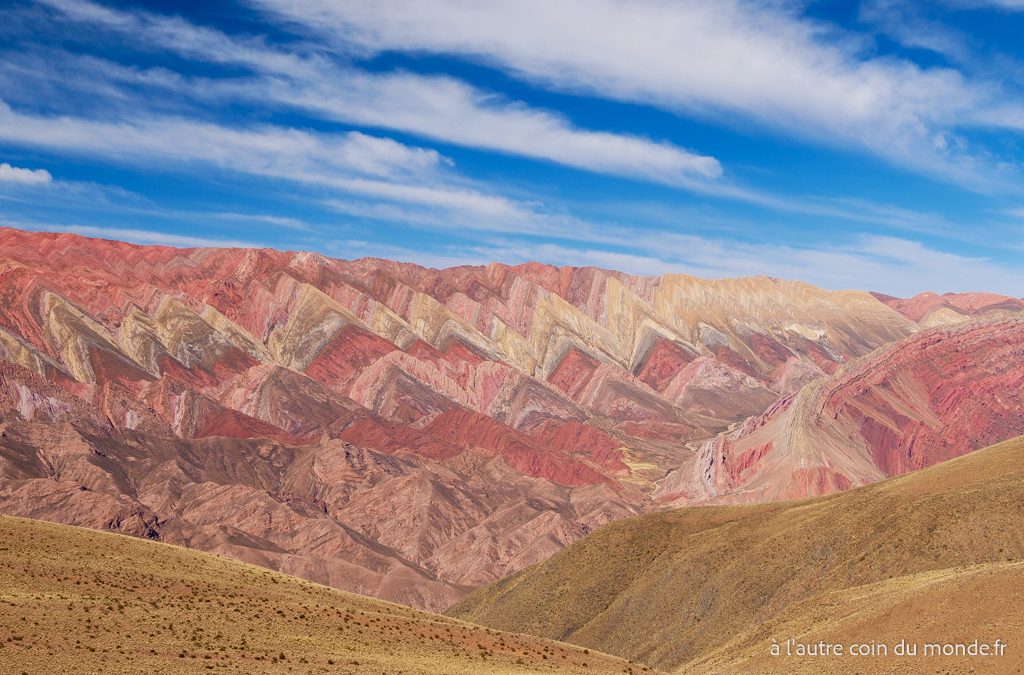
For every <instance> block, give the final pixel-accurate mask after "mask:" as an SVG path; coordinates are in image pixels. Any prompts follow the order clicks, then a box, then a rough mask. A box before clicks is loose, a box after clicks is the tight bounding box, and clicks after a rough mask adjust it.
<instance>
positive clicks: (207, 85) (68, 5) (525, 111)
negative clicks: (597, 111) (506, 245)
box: [42, 0, 723, 185]
mask: <svg viewBox="0 0 1024 675" xmlns="http://www.w3.org/2000/svg"><path fill="white" fill-rule="evenodd" d="M42 1H43V2H44V4H46V5H48V6H50V7H52V8H53V9H56V10H58V11H60V12H61V13H62V14H63V15H64V16H65V17H66V18H68V19H70V20H73V21H75V22H81V23H87V24H91V25H94V26H98V27H101V28H104V29H106V30H110V31H113V32H116V33H117V34H119V35H122V36H124V37H125V38H127V39H128V40H130V41H132V42H134V43H136V44H138V45H143V46H145V47H146V48H150V49H152V48H159V49H163V50H168V51H172V52H174V53H177V54H180V55H182V56H185V57H187V58H193V59H197V60H201V61H206V62H210V63H223V64H232V65H240V66H244V67H246V68H249V69H251V70H252V71H253V72H254V73H256V74H257V75H258V76H259V77H257V78H248V79H236V80H235V81H233V82H230V81H229V82H224V81H220V82H204V83H203V86H202V88H201V90H199V89H197V90H195V91H194V92H193V93H196V94H203V95H207V96H210V95H214V94H218V95H220V96H223V97H233V98H235V99H236V100H237V99H241V100H248V101H258V102H260V103H262V104H265V105H266V104H271V105H274V104H276V105H278V106H286V107H292V108H297V109H301V110H306V111H312V112H315V113H317V114H318V115H321V116H323V117H326V118H328V119H334V120H338V121H343V122H350V123H356V124H362V125H368V126H373V127H377V128H382V129H390V130H397V131H403V132H407V133H412V134H416V135H419V136H422V137H424V138H430V139H433V140H438V141H442V142H446V143H452V144H455V145H462V146H467V147H472V148H480V149H485V150H492V151H498V152H502V153H506V154H511V155H519V156H525V157H530V158H533V159H538V160H542V161H549V162H554V163H556V164H562V165H565V166H570V167H573V168H577V169H581V170H585V171H592V172H596V173H607V174H611V175H618V176H625V177H630V178H637V179H641V180H649V181H655V182H661V183H667V184H676V185H686V184H691V183H697V182H700V181H706V180H713V179H716V178H718V177H720V176H721V175H722V173H723V170H722V166H721V164H720V163H719V161H718V160H717V159H715V158H713V157H710V156H707V155H704V154H700V153H696V152H692V151H690V150H687V149H684V148H681V147H678V146H675V145H673V144H670V143H666V142H658V141H654V140H651V139H647V138H643V137H641V136H636V135H629V134H615V133H608V132H603V131H592V130H587V129H580V128H577V127H575V126H573V125H572V123H571V122H570V121H569V120H568V119H566V118H565V117H564V116H562V115H559V114H557V113H553V112H550V111H546V110H540V109H536V108H532V107H530V106H528V105H526V104H524V103H522V102H519V101H513V100H508V99H505V98H504V97H501V96H499V95H496V94H494V93H492V92H488V91H484V90H480V89H477V88H475V87H472V86H470V85H468V84H466V83H465V82H462V81H459V80H457V79H454V78H451V77H440V76H424V75H415V74H411V73H402V72H397V73H369V72H366V71H362V70H359V69H357V68H352V67H346V66H340V65H338V64H337V63H336V62H335V61H333V60H331V59H329V58H326V57H325V56H323V55H322V54H319V53H295V52H286V51H281V50H279V49H275V48H272V47H270V46H268V45H267V44H265V42H264V41H262V40H260V39H258V38H240V37H233V36H228V35H225V34H224V33H221V32H219V31H216V30H213V29H210V28H206V27H201V26H196V25H194V24H191V23H189V22H187V21H184V20H182V19H179V18H176V17H168V16H161V15H156V14H151V13H146V12H137V11H136V12H123V11H119V10H114V9H110V8H107V7H105V6H103V5H97V4H94V3H91V2H87V1H86V0H42ZM119 75H122V76H123V75H124V73H119ZM134 75H135V76H136V77H138V73H134ZM162 83H163V84H165V85H168V86H180V85H182V84H183V83H182V82H181V80H177V79H173V78H167V77H164V78H163V79H162Z"/></svg>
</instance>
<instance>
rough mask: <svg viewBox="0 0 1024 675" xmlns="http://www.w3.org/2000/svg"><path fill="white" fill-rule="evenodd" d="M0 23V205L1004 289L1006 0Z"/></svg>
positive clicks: (291, 5)
mask: <svg viewBox="0 0 1024 675" xmlns="http://www.w3.org/2000/svg"><path fill="white" fill-rule="evenodd" d="M0 12H2V16H0V45H2V47H0V48H2V50H3V54H2V58H0V224H5V225H10V226H14V227H22V228H27V229H40V230H71V231H76V232H79V233H82V234H87V235H93V236H105V237H110V238H116V239H125V240H130V241H138V242H142V243H166V244H173V245H254V246H271V247H275V248H284V249H303V250H316V251H321V252H323V253H326V254H329V255H332V256H337V257H342V258H356V257H362V256H367V255H370V256H380V257H387V258H394V259H400V260H411V261H415V262H419V263H422V264H426V265H430V266H435V267H439V266H449V265H457V264H480V263H486V262H490V261H493V260H498V261H503V262H509V263H517V262H522V261H526V260H540V261H543V262H548V263H553V264H559V265H563V264H566V265H597V266H600V267H606V268H613V269H621V270H624V271H628V272H633V273H640V274H659V273H662V272H686V273H691V274H696V275H699V276H708V277H722V276H742V275H750V274H768V275H772V276H779V277H786V278H796V279H803V280H806V281H810V282H813V283H817V284H820V285H823V286H826V287H830V288H868V289H873V290H881V291H885V292H891V293H894V294H901V295H909V294H913V293H916V292H919V291H922V290H936V291H940V292H945V291H960V290H993V291H999V292H1004V293H1009V294H1012V295H1015V296H1021V295H1024V264H1022V263H1021V259H1022V253H1024V181H1022V180H1021V179H1022V172H1021V163H1022V161H1024V40H1021V39H1020V38H1019V36H1020V35H1022V34H1024V0H987V1H982V2H968V1H967V0H937V1H936V2H932V3H925V2H911V1H909V0H907V1H904V0H865V1H863V2H838V1H826V0H822V1H819V2H797V1H788V0H759V1H756V2H755V1H751V2H740V1H737V0H713V1H712V0H708V1H706V2H705V1H700V2H667V1H662V0H634V1H632V2H625V1H622V0H587V1H586V2H584V1H576V0H564V1H560V2H550V1H549V0H517V1H516V2H495V1H493V0H478V1H475V2H469V1H468V0H467V1H464V0H431V2H389V1H387V0H375V1H374V0H346V1H345V2H335V1H333V0H238V1H237V2H223V3H215V2H195V3H189V2H171V1H170V0H160V1H156V0H153V1H151V2H139V3H129V2H117V3H113V2H90V1H86V0H32V1H28V0H23V1H15V2H5V3H3V4H2V9H0Z"/></svg>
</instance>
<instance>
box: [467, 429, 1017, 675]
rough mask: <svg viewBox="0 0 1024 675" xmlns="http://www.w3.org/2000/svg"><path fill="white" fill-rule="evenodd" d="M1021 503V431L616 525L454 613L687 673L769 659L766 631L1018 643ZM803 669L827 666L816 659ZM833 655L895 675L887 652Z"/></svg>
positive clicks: (993, 665) (754, 665)
mask: <svg viewBox="0 0 1024 675" xmlns="http://www.w3.org/2000/svg"><path fill="white" fill-rule="evenodd" d="M1022 512H1024V439H1017V440H1013V441H1009V442H1005V443H1002V444H999V445H996V446H993V447H990V448H986V449H984V450H980V451H978V452H975V453H972V454H969V455H966V456H964V457H961V458H959V459H954V460H951V461H948V462H944V463H942V464H939V465H937V466H933V467H931V468H928V469H924V470H921V471H917V472H914V473H911V474H909V475H907V476H903V477H900V478H894V479H890V480H887V481H884V482H881V483H876V484H874V485H871V486H868V487H864V488H859V489H854V490H850V491H848V492H843V493H839V494H835V495H831V496H827V497H819V498H815V499H807V500H798V501H789V502H778V503H773V504H764V505H742V506H710V507H691V508H685V509H678V510H675V511H669V512H665V513H659V514H651V515H646V516H641V517H638V518H631V519H628V520H623V521H620V522H617V523H613V524H611V525H608V526H606V527H604V528H602V529H601V530H599V531H597V532H595V533H594V534H592V535H591V536H589V537H587V538H585V539H583V540H582V541H579V542H577V543H576V544H573V545H572V546H570V547H569V548H567V549H566V550H564V551H562V552H561V553H559V554H558V555H556V556H554V557H553V558H551V559H550V560H548V561H547V562H545V563H542V564H540V565H536V566H534V567H531V568H528V569H526V570H524V571H522V572H520V573H518V574H516V575H514V576H512V577H510V578H508V579H504V580H502V581H500V582H498V583H496V584H493V585H490V586H488V587H485V588H483V589H481V590H479V591H477V592H475V593H474V594H472V595H470V596H469V597H468V598H467V599H466V600H464V601H463V602H462V603H460V604H459V605H457V606H456V607H454V608H453V609H452V610H451V612H450V613H451V614H452V615H454V616H458V617H461V618H465V619H468V620H472V621H475V622H477V623H481V624H483V625H489V626H492V627H495V628H501V629H503V630H514V631H521V632H529V633H532V634H536V635H542V636H547V637H555V636H557V637H558V638H559V639H562V640H566V641H570V642H573V643H575V644H579V645H584V646H588V647H591V648H596V649H603V650H606V651H609V652H611V653H615V654H618V655H620V656H624V657H628V658H631V659H634V660H636V661H638V662H642V663H645V664H647V665H650V666H656V667H659V668H663V669H666V670H671V669H676V668H681V667H686V668H688V669H689V671H690V672H737V671H740V670H741V669H743V668H745V669H746V670H748V671H750V672H763V671H764V669H766V668H767V669H769V670H770V669H772V667H773V666H772V665H771V663H772V662H770V661H768V660H767V657H768V655H769V652H768V649H769V647H770V645H771V639H772V638H777V639H778V640H779V641H780V642H781V641H784V640H785V639H786V638H789V637H800V638H802V639H804V640H805V641H806V642H812V641H816V640H818V639H828V640H832V639H837V640H842V641H854V640H857V639H862V640H865V641H866V640H870V639H876V640H883V639H890V638H893V639H900V638H905V639H908V640H921V641H923V640H930V641H941V642H953V641H956V640H961V639H965V638H970V639H974V638H978V639H980V640H983V641H984V640H987V641H989V642H994V640H995V639H996V638H1001V639H1002V640H1004V641H1009V642H1010V643H1011V644H1014V645H1017V649H1018V650H1019V648H1020V647H1019V644H1020V641H1021V639H1024V609H1022V606H1024V605H1022V604H1021V602H1020V599H1021V593H1022V592H1021V591H1020V587H1019V581H1020V580H1021V577H1022V570H1021V565H1020V563H1021V561H1024V526H1022V522H1021V517H1020V514H1021V513H1022ZM929 608H931V609H932V610H934V611H929ZM775 663H776V664H779V663H781V662H775ZM1020 663H1021V656H1020V652H1019V651H1015V652H1010V653H1009V654H1008V656H1007V658H1006V659H1005V660H1002V661H998V662H996V661H991V662H987V663H986V664H985V666H984V669H982V664H980V663H979V662H975V661H969V660H966V661H965V660H962V659H961V660H956V659H952V660H951V659H947V660H946V661H942V662H941V665H942V666H943V668H942V672H950V671H953V672H968V669H969V668H976V669H977V672H1016V670H1015V669H1016V668H1017V667H1018V666H1019V664H1020ZM726 664H728V665H726ZM872 664H874V665H872ZM932 664H937V662H934V661H933V662H932ZM889 665H890V666H892V663H889ZM896 665H897V666H898V665H899V664H896ZM917 665H920V664H911V666H907V667H916V666H917ZM797 666H799V667H801V668H803V669H804V672H825V671H824V670H821V668H822V665H821V662H820V661H818V662H814V661H813V660H809V661H808V662H806V663H803V664H802V665H800V664H797V663H795V662H794V664H793V667H794V668H796V667H797ZM833 666H834V670H840V669H845V670H849V671H850V672H855V671H858V670H859V672H865V670H866V669H867V672H872V671H877V672H892V671H891V670H887V669H886V662H883V661H878V662H869V663H867V664H865V662H863V661H856V660H852V661H851V660H839V661H835V662H831V661H830V665H829V668H833ZM875 666H877V668H875ZM1004 666H1005V667H1004ZM1011 666H1012V667H1011ZM775 667H777V668H779V669H780V670H779V672H782V671H783V670H788V669H789V665H786V666H782V665H777V666H775ZM815 668H818V670H815ZM828 672H833V670H829V671H828ZM897 672H903V671H897ZM906 672H921V671H920V670H913V669H911V670H909V671H906Z"/></svg>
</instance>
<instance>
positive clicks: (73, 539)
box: [0, 517, 644, 674]
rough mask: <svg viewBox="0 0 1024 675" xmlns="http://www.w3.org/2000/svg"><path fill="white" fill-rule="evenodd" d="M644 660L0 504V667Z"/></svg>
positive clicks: (543, 665)
mask: <svg viewBox="0 0 1024 675" xmlns="http://www.w3.org/2000/svg"><path fill="white" fill-rule="evenodd" d="M643 670H644V669H643V667H638V666H635V665H633V666H631V665H630V664H628V663H626V662H625V661H622V660H619V659H616V658H613V657H609V656H606V655H603V654H598V653H595V652H594V651H590V650H584V649H583V648H579V647H575V646H571V645H564V644H559V643H556V642H552V641H549V640H545V639H541V638H536V637H529V636H521V635H510V634H508V633H501V632H497V631H494V630H489V629H486V628H482V627H480V626H474V625H470V624H467V623H464V622H462V621H457V620H455V619H450V618H448V617H444V616H438V615H434V614H428V613H426V612H421V611H417V610H413V609H410V608H407V607H402V606H400V605H394V604H390V603H386V602H382V601H378V600H372V599H369V598H365V597H362V596H358V595H353V594H350V593H344V592H341V591H336V590H333V589H330V588H327V587H325V586H320V585H317V584H314V583H311V582H307V581H303V580H300V579H297V578H294V577H289V576H286V575H283V574H279V573H276V572H272V571H269V570H266V569H263V568H260V567H255V566H252V565H246V564H244V563H240V562H236V561H233V560H228V559H225V558H219V557H216V556H213V555H208V554H205V553H198V552H196V551H191V550H188V549H185V548H179V547H176V546H169V545H166V544H159V543H154V542H150V541H144V540H141V539H134V538H131V537H127V536H122V535H116V534H109V533H104V532H96V531H93V530H86V529H81V528H76V527H69V526H66V525H56V524H52V523H45V522H41V521H34V520H26V519H21V518H9V517H0V672H2V673H12V674H16V673H23V672H24V673H47V674H48V673H58V672H75V673H94V672H95V673H98V672H106V673H147V674H148V673H206V672H210V671H213V672H218V671H220V672H223V671H233V672H244V673H253V672H260V673H321V672H331V673H355V672H359V673H362V672H372V673H402V672H405V673H554V672H588V673H589V672H606V673H624V672H643Z"/></svg>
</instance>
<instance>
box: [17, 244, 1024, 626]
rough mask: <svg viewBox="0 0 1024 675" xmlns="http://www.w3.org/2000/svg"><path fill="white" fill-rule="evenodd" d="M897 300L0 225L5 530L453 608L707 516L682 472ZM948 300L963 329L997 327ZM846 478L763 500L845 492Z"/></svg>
mask: <svg viewBox="0 0 1024 675" xmlns="http://www.w3.org/2000/svg"><path fill="white" fill-rule="evenodd" d="M880 298H881V299H880ZM900 302H910V303H913V301H898V300H896V299H892V298H887V297H883V296H879V297H876V296H874V295H871V294H870V293H866V292H859V291H843V292H830V291H825V290H822V289H819V288H815V287H813V286H810V285H808V284H803V283H798V282H789V281H780V280H776V279H769V278H763V277H759V278H746V279H730V280H721V281H709V280H702V279H697V278H693V277H687V276H661V277H637V276H630V275H626V274H620V273H616V272H609V271H604V270H598V269H592V268H555V267H550V266H546V265H539V264H526V265H519V266H506V265H499V264H492V265H488V266H483V267H460V268H453V269H447V270H431V269H425V268H422V267H419V266H416V265H411V264H404V263H397V262H392V261H386V260H370V259H362V260H356V261H343V260H335V259H330V258H326V257H324V256H322V255H317V254H312V253H294V252H281V251H273V250H264V249H260V250H255V249H176V248H168V247H156V246H134V245H130V244H124V243H118V242H110V241H103V240H96V239H85V238H82V237H78V236H74V235H69V234H44V233H26V232H21V231H18V230H10V229H0V416H2V420H3V422H2V424H3V431H2V437H0V511H2V512H4V513H11V514H19V515H29V516H35V517H40V518H47V519H51V520H57V521H61V522H67V523H74V524H80V525H88V526H91V527H99V528H108V529H116V530H121V531H124V532H128V533H130V534H135V535H139V536H146V537H153V538H158V539H162V540H165V541H169V542H173V543H180V544H186V545H189V546H193V547H197V548H202V549H204V550H209V551H214V552H218V553H223V554H225V555H230V556H233V557H237V558H240V559H243V560H247V561H250V562H255V563H259V564H262V565H267V566H270V567H274V568H277V569H281V570H284V571H287V572H291V573H294V574H298V575H302V576H305V577H308V578H311V579H315V580H317V581H321V582H324V583H328V584H331V585H334V586H337V587H340V588H344V589H348V590H354V591H357V592H360V593H366V594H369V595H375V596H377V597H381V598H385V599H389V600H396V601H399V602H405V603H409V604H413V605H416V606H419V607H426V608H430V609H439V608H443V607H446V606H447V605H449V604H451V603H452V602H453V601H455V600H456V599H458V598H459V597H461V596H462V595H464V594H465V593H466V591H467V589H469V588H471V587H474V586H478V585H480V584H483V583H486V582H488V581H491V580H493V579H495V578H498V577H501V576H503V575H506V574H508V573H511V572H514V571H516V570H518V569H521V568H522V567H524V566H527V565H530V564H532V563H534V562H537V561H540V560H542V559H544V558H546V557H548V556H550V555H551V554H552V553H554V552H556V551H558V550H560V549H561V548H562V547H564V546H565V545H566V544H567V543H569V542H571V541H573V540H575V539H577V538H579V537H581V536H583V535H585V534H586V533H587V532H590V531H592V530H593V529H594V528H596V527H599V526H600V525H602V524H604V523H606V522H608V521H610V520H613V519H617V518H621V517H624V516H628V515H630V514H634V513H638V512H641V511H643V510H646V509H649V508H657V507H659V506H660V505H661V504H662V503H665V502H666V499H667V501H673V500H678V499H680V495H683V492H682V491H683V490H691V492H686V496H687V497H693V498H697V497H701V495H698V493H697V492H692V489H691V487H689V485H690V483H689V482H688V481H690V479H689V478H686V479H685V480H684V479H683V478H682V477H683V476H690V475H691V474H692V473H693V471H696V470H697V468H698V467H700V469H699V470H700V471H704V470H705V468H704V467H705V465H706V464H707V458H706V454H707V452H706V450H705V449H704V448H706V447H707V444H706V441H707V439H710V438H712V437H714V436H715V435H716V434H718V433H721V432H727V431H729V430H730V429H731V428H733V427H735V426H736V425H738V424H742V427H740V428H741V429H742V428H745V427H746V426H747V425H749V424H751V422H749V421H748V422H743V420H745V419H747V418H748V417H750V416H758V415H760V414H761V413H763V412H764V411H765V410H766V409H769V408H771V407H772V406H776V407H777V408H787V407H792V406H793V405H794V403H793V401H794V400H803V399H799V398H798V399H793V398H792V397H793V395H794V394H795V393H796V392H803V391H805V388H806V387H808V386H811V387H818V388H824V387H831V386H834V385H833V382H834V380H831V379H828V380H826V379H825V378H827V377H829V375H830V374H832V373H837V372H839V373H843V372H846V369H845V368H844V367H843V366H844V364H846V363H847V362H849V361H851V360H852V359H856V358H857V357H861V356H863V355H865V354H868V353H870V352H872V351H874V350H876V349H878V348H880V347H883V346H885V345H888V344H891V343H894V342H897V341H900V340H903V339H904V338H907V337H908V336H912V335H914V334H916V333H917V332H918V331H919V330H920V326H919V321H921V319H922V316H925V315H924V314H921V315H919V314H918V313H917V312H911V311H908V310H907V309H906V308H905V307H904V306H903V305H900V304H899V303H900ZM946 302H947V304H951V306H955V307H956V308H958V309H957V310H956V312H957V313H958V314H957V316H959V317H960V318H961V320H963V319H969V318H971V316H973V314H975V313H977V310H978V309H979V307H980V308H982V309H984V308H986V307H988V306H989V305H985V304H984V303H972V302H959V303H957V302H954V301H946ZM1000 302H1001V303H1002V305H1003V306H1000V309H999V311H1005V312H1011V311H1013V308H1012V307H1011V306H1010V304H1009V303H1006V302H1003V301H1000ZM990 304H991V303H990ZM997 304H999V303H997ZM915 306H916V305H915ZM927 316H928V317H934V316H936V312H935V311H930V312H929V313H927ZM943 316H945V318H946V320H952V318H951V317H949V316H946V315H943ZM927 323H928V324H929V325H931V323H935V321H932V320H931V318H929V319H928V321H927ZM799 396H804V394H800V395H799ZM780 399H781V401H780ZM844 419H845V418H844ZM887 428H888V427H886V429H887ZM900 429H903V427H900ZM892 433H893V434H896V436H895V437H899V438H902V436H901V435H900V434H903V433H904V432H903V431H899V432H895V431H894V432H892ZM908 433H909V432H908ZM865 434H866V437H870V439H875V440H874V441H871V442H876V441H877V443H876V444H881V445H885V444H886V443H888V439H889V436H887V435H886V434H885V433H884V432H883V431H882V430H881V429H879V430H874V431H871V432H870V433H867V432H865ZM714 442H716V443H717V442H719V441H714ZM765 442H767V441H765ZM773 443H775V444H776V445H777V444H778V441H777V440H773ZM957 447H959V446H957ZM777 451H778V448H777V447H775V446H773V448H770V449H768V450H764V449H762V450H760V451H757V452H754V453H753V454H751V455H750V456H749V457H746V458H745V459H743V461H742V462H740V463H741V464H744V465H749V466H746V468H742V467H741V468H735V467H731V468H730V471H733V472H734V473H736V474H737V477H735V478H730V479H729V480H730V481H732V483H735V485H743V484H744V480H745V478H744V476H746V477H748V478H749V476H750V475H752V474H751V473H750V472H751V471H753V472H754V473H758V472H760V471H761V470H760V469H759V468H757V467H758V466H760V465H763V461H764V458H765V457H772V456H774V455H772V452H777ZM744 452H746V451H745V450H744ZM872 452H874V454H871V455H870V456H871V457H872V458H874V459H872V462H873V464H872V466H874V467H875V473H874V474H869V473H856V472H850V475H847V474H846V473H842V474H841V475H842V476H845V480H848V481H849V482H850V484H856V483H857V482H859V481H863V480H868V479H870V478H871V477H872V476H874V475H882V474H885V473H887V472H892V471H897V470H901V469H902V467H904V465H906V466H913V465H915V464H914V462H917V461H918V460H917V459H911V460H906V461H903V460H900V459H899V458H898V457H897V456H896V455H892V456H890V455H891V454H892V453H891V452H890V449H888V446H886V449H880V450H877V451H872ZM950 452H952V450H951V451H950ZM887 453H889V454H887ZM869 454H870V453H869ZM876 455H877V457H876ZM901 461H902V462H903V463H902V464H901V463H900V462H901ZM908 462H909V463H908ZM918 463H919V462H918ZM712 464H714V463H712ZM687 472H689V473H687ZM816 472H817V473H816ZM834 473H835V475H833V474H832V473H827V472H825V473H822V472H821V471H820V470H819V469H818V468H814V467H808V468H807V473H806V475H805V476H804V475H801V477H800V478H799V480H797V487H793V486H792V485H793V481H794V480H795V479H794V478H793V476H792V472H787V473H785V485H781V484H780V486H777V487H775V488H772V489H770V490H769V489H766V490H764V491H763V492H764V494H763V496H764V497H774V496H778V495H782V494H786V495H788V494H791V493H794V492H797V493H799V492H801V491H803V492H807V493H813V492H815V491H820V490H822V489H826V488H831V487H836V488H840V487H844V486H845V483H843V480H844V478H841V477H840V473H841V472H834ZM758 475H760V473H758ZM716 480H718V479H717V478H716ZM673 481H675V482H679V483H680V485H679V486H678V487H679V489H674V488H673V487H672V485H674V483H673ZM801 481H802V482H801ZM684 484H685V485H684ZM723 484H724V483H723ZM800 486H803V487H800ZM730 489H731V488H730ZM715 490H716V491H718V490H719V488H718V487H716V488H715ZM701 494H703V497H701V498H706V497H707V494H704V493H701ZM708 494H710V493H708ZM715 494H719V492H715ZM666 495H668V496H669V497H670V498H667V497H666ZM759 498H760V497H759Z"/></svg>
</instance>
